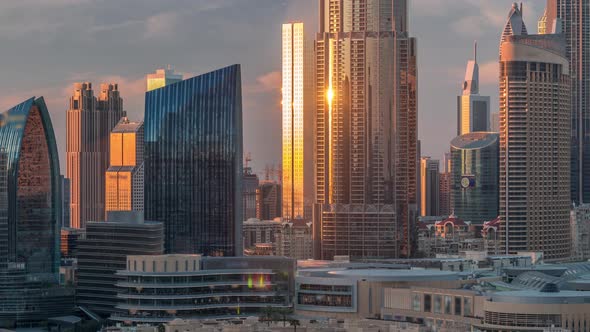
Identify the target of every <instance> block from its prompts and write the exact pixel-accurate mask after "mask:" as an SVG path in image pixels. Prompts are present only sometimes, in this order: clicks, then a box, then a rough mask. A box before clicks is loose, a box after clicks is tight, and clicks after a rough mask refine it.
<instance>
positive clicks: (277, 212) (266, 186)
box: [256, 182, 282, 220]
mask: <svg viewBox="0 0 590 332" xmlns="http://www.w3.org/2000/svg"><path fill="white" fill-rule="evenodd" d="M281 207H282V204H281V185H280V184H278V183H275V182H264V183H262V184H260V186H259V187H258V189H256V218H257V219H259V220H273V219H274V218H279V217H280V216H281V215H282V214H281V211H282V209H281Z"/></svg>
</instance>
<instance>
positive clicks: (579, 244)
mask: <svg viewBox="0 0 590 332" xmlns="http://www.w3.org/2000/svg"><path fill="white" fill-rule="evenodd" d="M570 224H571V226H570V230H571V232H572V233H571V234H572V235H571V236H572V255H571V258H572V259H573V260H580V261H581V260H588V259H590V205H589V204H582V205H579V206H574V208H573V209H572V211H571V212H570Z"/></svg>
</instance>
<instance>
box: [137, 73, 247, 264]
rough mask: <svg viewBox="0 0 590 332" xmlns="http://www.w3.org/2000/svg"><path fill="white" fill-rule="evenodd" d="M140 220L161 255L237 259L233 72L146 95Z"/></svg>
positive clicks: (238, 160) (237, 118)
mask: <svg viewBox="0 0 590 332" xmlns="http://www.w3.org/2000/svg"><path fill="white" fill-rule="evenodd" d="M145 105H146V110H145V216H146V219H148V220H154V221H161V222H163V223H164V225H165V232H166V242H165V243H166V244H165V245H166V251H167V252H168V253H202V254H204V255H223V256H233V255H238V254H241V252H242V249H241V223H242V204H241V202H242V197H241V195H242V190H241V176H242V96H241V75H240V66H239V65H233V66H230V67H226V68H222V69H219V70H216V71H213V72H210V73H207V74H204V75H201V76H196V77H193V78H190V79H187V80H184V81H181V82H178V83H176V84H173V85H169V86H165V87H162V88H160V89H156V90H153V91H150V92H148V93H146V101H145Z"/></svg>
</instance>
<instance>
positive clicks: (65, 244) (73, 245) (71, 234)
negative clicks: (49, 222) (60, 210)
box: [60, 227, 86, 260]
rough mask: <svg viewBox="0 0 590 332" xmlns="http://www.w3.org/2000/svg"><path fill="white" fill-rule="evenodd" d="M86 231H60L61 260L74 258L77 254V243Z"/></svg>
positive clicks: (66, 229)
mask: <svg viewBox="0 0 590 332" xmlns="http://www.w3.org/2000/svg"><path fill="white" fill-rule="evenodd" d="M85 234H86V230H84V229H79V228H63V227H62V229H61V241H60V252H61V258H62V260H63V259H64V258H65V259H70V258H76V255H77V252H78V241H79V240H80V239H83V238H84V236H85Z"/></svg>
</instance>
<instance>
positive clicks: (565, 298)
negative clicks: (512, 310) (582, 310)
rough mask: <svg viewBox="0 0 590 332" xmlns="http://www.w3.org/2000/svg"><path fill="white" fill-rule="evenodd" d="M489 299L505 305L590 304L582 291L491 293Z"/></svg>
mask: <svg viewBox="0 0 590 332" xmlns="http://www.w3.org/2000/svg"><path fill="white" fill-rule="evenodd" d="M491 298H492V300H493V301H494V302H507V303H527V304H528V303H531V304H536V303H538V304H560V303H563V304H571V303H588V304H590V295H589V294H588V292H583V291H568V290H564V291H559V292H554V293H551V292H540V291H536V290H518V291H503V292H497V293H493V294H492V295H491Z"/></svg>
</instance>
